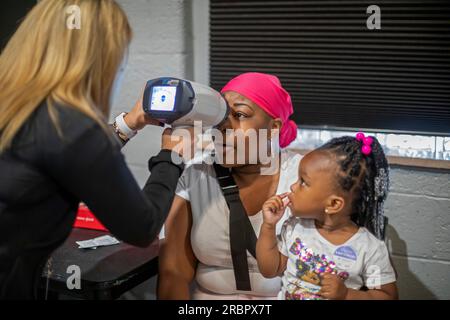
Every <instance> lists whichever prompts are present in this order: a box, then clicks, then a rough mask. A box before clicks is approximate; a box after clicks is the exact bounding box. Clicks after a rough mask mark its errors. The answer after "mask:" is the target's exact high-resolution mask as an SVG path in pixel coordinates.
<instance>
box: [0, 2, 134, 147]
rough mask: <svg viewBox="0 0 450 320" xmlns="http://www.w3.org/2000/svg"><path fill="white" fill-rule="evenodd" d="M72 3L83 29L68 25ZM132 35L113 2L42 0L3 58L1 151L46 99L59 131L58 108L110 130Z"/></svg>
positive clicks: (0, 62)
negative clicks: (113, 101)
mask: <svg viewBox="0 0 450 320" xmlns="http://www.w3.org/2000/svg"><path fill="white" fill-rule="evenodd" d="M73 5H75V6H77V7H75V8H79V12H80V18H81V19H80V21H81V24H80V29H76V28H69V27H68V26H67V25H66V22H67V19H68V18H69V17H70V14H69V13H68V12H67V11H66V10H67V8H69V6H73ZM72 8H73V7H72ZM131 35H132V32H131V28H130V25H129V23H128V19H127V17H126V15H125V13H124V12H123V10H122V9H121V8H120V6H119V5H118V4H117V3H116V2H115V1H113V0H42V1H40V2H39V3H38V4H37V5H36V6H35V7H34V8H33V9H32V10H31V11H30V12H29V13H28V15H27V16H26V17H25V19H24V21H23V22H22V23H21V25H20V26H19V28H18V30H17V31H16V33H15V34H14V35H13V36H12V38H11V40H10V41H9V42H8V44H7V46H6V48H5V49H4V51H3V52H2V54H1V56H0V153H1V152H2V151H4V150H5V149H6V148H8V147H9V146H10V145H11V143H12V140H13V139H14V137H15V136H16V134H17V133H18V131H19V130H20V128H21V127H22V126H23V124H24V123H25V122H26V121H27V119H28V118H29V117H30V116H31V114H32V113H33V112H34V111H35V110H36V109H37V108H38V106H39V105H40V104H41V103H42V102H44V101H46V102H47V105H48V107H49V113H50V116H51V118H52V121H53V123H54V125H55V126H56V127H57V129H58V128H59V126H58V121H57V116H56V113H55V110H54V105H55V104H61V105H65V106H68V107H71V108H74V109H77V110H79V111H81V112H82V113H84V114H86V115H87V116H89V117H91V118H92V119H94V120H95V121H97V122H98V123H99V124H100V125H101V126H102V127H103V128H106V127H107V126H106V117H107V116H108V115H109V110H110V93H111V88H112V86H113V82H114V79H115V76H116V73H117V71H118V68H119V65H120V63H121V61H122V59H123V57H124V56H125V54H126V50H127V48H128V45H129V43H130V41H131ZM58 130H59V129H58ZM58 132H59V131H58Z"/></svg>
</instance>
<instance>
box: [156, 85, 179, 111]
mask: <svg viewBox="0 0 450 320" xmlns="http://www.w3.org/2000/svg"><path fill="white" fill-rule="evenodd" d="M176 94H177V87H162V86H157V87H153V91H152V101H151V103H150V110H154V111H173V110H174V109H175V97H176Z"/></svg>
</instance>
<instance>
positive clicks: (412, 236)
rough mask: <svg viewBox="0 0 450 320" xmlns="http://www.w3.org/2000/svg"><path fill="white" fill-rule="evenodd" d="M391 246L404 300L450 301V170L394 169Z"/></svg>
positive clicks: (389, 207) (389, 214)
mask: <svg viewBox="0 0 450 320" xmlns="http://www.w3.org/2000/svg"><path fill="white" fill-rule="evenodd" d="M390 177H391V192H390V194H389V196H388V199H387V201H386V206H385V213H386V216H387V217H388V218H389V226H388V228H387V240H386V241H387V244H388V246H389V249H390V252H391V255H392V260H393V263H394V266H395V268H396V270H397V272H398V286H399V291H400V298H401V299H450V172H448V171H447V172H446V171H438V170H430V169H426V170H425V169H419V168H407V167H395V166H393V167H392V168H391V176H390Z"/></svg>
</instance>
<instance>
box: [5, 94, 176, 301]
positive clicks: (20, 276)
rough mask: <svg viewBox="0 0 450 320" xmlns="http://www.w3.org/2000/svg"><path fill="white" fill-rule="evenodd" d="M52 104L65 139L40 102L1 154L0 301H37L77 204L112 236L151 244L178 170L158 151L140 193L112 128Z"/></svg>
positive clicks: (138, 243)
mask: <svg viewBox="0 0 450 320" xmlns="http://www.w3.org/2000/svg"><path fill="white" fill-rule="evenodd" d="M56 109H57V111H58V115H59V124H60V127H61V129H62V134H63V135H62V137H61V136H59V135H58V133H57V131H56V128H55V126H54V125H53V123H52V122H51V120H50V116H49V112H48V108H47V105H46V104H45V103H43V104H41V105H40V106H39V108H38V109H37V110H36V111H35V112H34V113H33V115H32V116H31V117H30V118H29V120H28V121H27V122H26V123H25V125H24V126H23V128H22V129H21V130H20V132H19V133H18V135H17V136H16V137H15V139H14V141H13V144H12V146H11V148H9V149H8V150H7V151H5V152H3V153H2V154H0V299H33V298H36V292H37V286H38V283H39V280H40V277H41V273H42V270H43V267H44V265H45V263H46V261H47V259H48V257H49V255H50V254H51V253H52V251H53V250H55V249H56V248H57V247H58V246H59V245H61V244H62V243H63V242H64V240H65V239H66V238H67V236H68V235H69V233H70V231H71V229H72V225H73V223H74V219H75V216H76V211H77V208H78V203H79V202H80V201H83V202H84V203H86V204H87V206H88V207H89V208H90V209H91V210H92V211H93V212H94V213H95V215H96V216H97V217H98V218H99V219H100V221H101V222H102V223H103V224H104V225H105V226H106V227H107V228H108V229H109V230H110V231H111V232H112V233H113V234H114V235H115V236H116V237H118V238H120V239H121V240H123V241H125V242H128V243H130V244H133V245H137V246H145V245H147V244H149V243H150V242H151V241H152V240H153V239H154V238H155V237H156V236H157V235H158V233H159V231H160V229H161V227H162V225H163V224H164V221H165V219H166V217H167V214H168V212H169V209H170V206H171V203H172V200H173V197H174V194H175V188H176V185H177V181H178V178H179V177H180V175H181V173H182V171H183V165H175V164H174V163H172V162H171V151H168V150H163V151H161V152H160V153H159V154H158V155H157V156H156V157H153V158H152V159H150V161H149V168H150V169H151V168H153V170H152V175H151V176H150V178H149V179H148V180H147V183H146V185H145V187H144V189H143V190H141V189H140V188H139V186H138V184H137V183H136V180H135V179H134V178H133V176H132V174H131V172H130V170H129V168H128V167H127V165H126V163H125V159H124V156H123V155H122V153H121V151H120V148H121V143H120V142H119V141H118V139H117V138H116V137H115V135H114V133H113V132H112V131H111V134H110V135H111V137H109V136H108V134H107V133H106V132H105V131H104V130H103V129H102V128H101V127H100V126H99V125H98V124H97V123H96V122H95V121H93V120H92V119H91V118H89V117H87V116H85V115H84V114H82V113H80V112H78V111H76V110H74V109H73V108H68V107H63V106H57V108H56ZM155 139H156V137H155ZM142 152H146V150H142Z"/></svg>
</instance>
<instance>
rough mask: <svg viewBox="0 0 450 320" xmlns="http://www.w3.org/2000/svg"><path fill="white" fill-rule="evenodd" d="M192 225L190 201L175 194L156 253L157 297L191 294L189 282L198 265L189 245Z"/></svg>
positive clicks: (169, 297)
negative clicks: (157, 266) (157, 256)
mask: <svg viewBox="0 0 450 320" xmlns="http://www.w3.org/2000/svg"><path fill="white" fill-rule="evenodd" d="M191 228H192V213H191V209H190V204H189V202H187V201H186V200H185V199H183V198H181V197H179V196H175V199H174V201H173V204H172V208H171V209H170V213H169V217H168V218H167V222H166V224H165V239H164V240H163V241H162V245H161V247H160V253H159V275H158V299H177V300H188V299H189V298H190V293H189V285H190V283H191V282H192V280H193V279H194V276H195V270H196V268H197V259H196V258H195V256H194V253H193V251H192V247H191V239H190V236H191Z"/></svg>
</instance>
